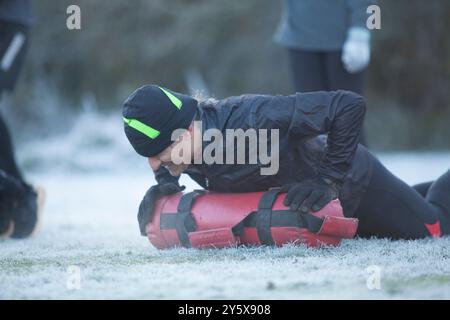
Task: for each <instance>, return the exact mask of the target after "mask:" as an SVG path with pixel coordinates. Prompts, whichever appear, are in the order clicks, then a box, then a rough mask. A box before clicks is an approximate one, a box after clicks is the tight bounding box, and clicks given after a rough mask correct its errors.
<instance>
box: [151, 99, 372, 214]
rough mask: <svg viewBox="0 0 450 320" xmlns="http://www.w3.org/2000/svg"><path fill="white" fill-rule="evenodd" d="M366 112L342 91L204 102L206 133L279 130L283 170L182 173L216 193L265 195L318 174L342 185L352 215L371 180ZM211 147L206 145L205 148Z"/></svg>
mask: <svg viewBox="0 0 450 320" xmlns="http://www.w3.org/2000/svg"><path fill="white" fill-rule="evenodd" d="M364 114H365V102H364V100H363V98H362V97H361V96H359V95H357V94H355V93H353V92H349V91H343V90H339V91H332V92H324V91H319V92H308V93H297V94H295V95H290V96H279V95H278V96H268V95H242V96H239V97H230V98H227V99H223V100H219V101H217V102H216V103H200V104H199V106H198V113H197V117H196V119H198V120H201V121H202V130H203V133H204V132H205V131H206V130H207V129H211V128H215V129H219V130H220V131H221V132H222V133H223V135H224V136H226V129H243V130H246V129H250V128H253V129H278V130H279V170H278V172H277V173H276V174H275V175H261V171H260V169H261V167H268V165H262V164H261V163H260V161H258V162H257V163H255V164H248V162H247V164H204V163H203V164H192V165H190V166H189V167H188V169H187V170H186V171H185V172H184V173H186V174H188V175H189V176H190V177H191V178H192V179H193V180H195V181H196V182H197V183H198V184H200V185H201V186H202V187H204V188H205V189H208V190H212V191H218V192H251V191H263V190H267V189H269V188H271V187H279V186H282V185H284V184H286V183H291V182H298V181H302V180H304V179H308V178H312V177H314V176H316V175H320V176H322V177H326V178H328V179H332V180H334V181H337V182H339V183H341V184H342V190H341V193H340V196H339V199H340V200H341V203H342V205H343V208H344V213H345V215H346V216H353V214H354V212H355V210H356V209H357V207H358V204H359V201H360V198H361V196H362V195H363V194H364V191H365V187H366V186H367V184H368V182H369V179H370V176H371V164H372V161H371V158H372V157H373V156H372V155H371V154H370V153H369V152H368V151H367V150H366V149H365V148H364V147H363V146H361V145H358V141H359V134H360V131H361V127H362V124H363V120H364ZM324 134H327V137H326V136H323V135H324ZM268 137H270V134H268ZM210 143H211V141H208V142H205V141H204V142H203V150H205V148H206V147H207V146H208V145H209V144H210ZM267 145H268V146H270V141H269V142H268V143H267ZM269 150H270V148H269ZM224 152H225V151H224ZM235 154H236V152H235ZM168 174H169V173H168V171H167V169H165V168H161V169H160V170H158V171H157V172H156V173H155V175H156V179H157V181H158V182H159V181H161V179H163V177H164V176H165V175H168Z"/></svg>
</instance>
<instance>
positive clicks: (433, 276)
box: [0, 114, 450, 299]
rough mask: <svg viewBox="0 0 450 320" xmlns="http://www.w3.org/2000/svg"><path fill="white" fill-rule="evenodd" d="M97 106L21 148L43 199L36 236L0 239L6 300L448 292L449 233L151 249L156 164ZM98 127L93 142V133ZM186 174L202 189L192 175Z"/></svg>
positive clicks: (421, 172)
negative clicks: (317, 244) (310, 244)
mask: <svg viewBox="0 0 450 320" xmlns="http://www.w3.org/2000/svg"><path fill="white" fill-rule="evenodd" d="M91 117H94V118H93V119H92V118H91ZM91 117H87V118H86V119H84V121H81V123H79V124H78V125H77V127H74V129H73V130H72V131H69V133H68V134H67V136H64V137H60V138H55V140H51V141H42V142H39V143H36V144H34V145H32V146H30V148H26V149H25V150H26V151H24V152H22V153H21V159H22V163H25V164H28V167H29V171H30V170H31V174H30V178H31V180H32V181H34V182H37V183H38V184H42V185H44V186H45V188H46V190H47V193H48V201H47V205H46V210H45V216H44V221H43V222H44V224H43V228H42V230H41V232H40V234H39V235H38V236H36V237H35V238H33V239H27V240H21V241H17V240H7V241H3V242H0V298H1V299H113V298H117V299H315V298H319V299H329V298H335V299H366V298H367V299H384V298H393V299H398V298H407V299H410V298H447V299H448V298H450V238H449V237H447V238H442V239H425V240H417V241H395V242H392V241H388V240H386V239H372V240H363V239H356V240H346V241H344V242H343V243H342V245H341V247H339V248H324V249H320V250H317V249H308V248H305V247H302V246H299V247H295V246H285V247H283V248H266V247H260V248H232V249H226V250H193V249H189V250H188V249H173V250H166V251H158V250H156V249H155V248H154V247H152V246H151V245H150V243H149V242H148V240H147V239H146V238H144V237H141V236H140V235H139V232H138V226H137V221H136V212H137V207H138V204H139V201H140V199H141V197H142V196H143V194H144V192H145V190H146V189H147V188H148V187H149V186H150V185H152V184H153V183H154V180H153V177H152V174H151V173H150V172H149V170H148V166H147V165H146V164H145V160H143V159H140V158H137V157H135V156H134V154H133V152H132V151H131V150H130V148H129V146H128V145H127V143H126V141H125V142H124V141H123V137H121V135H123V133H122V131H121V128H120V124H119V122H118V121H117V122H116V120H111V119H109V120H108V121H106V124H105V125H104V127H103V129H104V130H103V131H102V132H101V133H96V132H92V130H91V129H90V131H89V130H88V129H89V128H92V127H91V125H92V123H96V121H97V120H100V119H95V117H99V116H98V115H95V114H94V115H91ZM102 121H103V122H105V117H104V116H102ZM80 126H81V127H80ZM92 135H94V136H95V137H96V141H97V143H96V144H94V145H91V144H90V143H89V142H88V141H86V140H89V139H91V138H92ZM115 135H118V136H115ZM99 137H100V138H99ZM48 157H51V158H52V160H46V158H48ZM381 159H382V161H383V163H385V164H386V165H387V167H388V168H390V169H392V170H393V172H394V173H395V174H397V175H398V176H399V177H401V178H403V179H405V180H406V181H407V182H409V183H417V182H422V181H427V180H429V179H434V178H436V177H437V176H439V174H441V173H443V172H444V171H445V170H447V169H448V168H449V165H448V164H449V163H450V154H449V153H429V154H419V153H399V154H382V155H381ZM100 168H103V170H100ZM182 182H183V184H186V185H187V187H188V189H189V190H191V189H193V188H197V186H196V185H195V184H194V183H192V182H190V181H189V179H187V178H183V180H182ZM372 265H375V266H378V267H380V270H381V274H380V275H381V278H380V280H381V282H380V284H381V289H380V290H369V289H368V288H367V286H366V281H367V279H368V277H369V276H370V274H369V273H368V271H367V270H366V269H367V267H369V266H372ZM69 266H78V267H79V268H80V271H81V273H80V280H81V282H80V285H81V287H80V289H79V290H77V289H69V288H68V287H67V283H68V281H70V278H69V276H70V274H69V273H68V267H69Z"/></svg>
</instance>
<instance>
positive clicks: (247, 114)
mask: <svg viewBox="0 0 450 320" xmlns="http://www.w3.org/2000/svg"><path fill="white" fill-rule="evenodd" d="M365 108H366V106H365V101H364V99H363V98H362V97H361V96H360V95H358V94H356V93H353V92H349V91H342V90H339V91H332V92H325V91H317V92H304V93H296V94H293V95H289V96H282V95H275V96H271V95H254V94H244V95H241V96H237V97H229V98H226V99H222V100H215V99H196V98H194V97H191V96H187V95H183V94H180V93H177V92H174V91H171V90H169V89H165V88H162V87H159V86H156V85H146V86H143V87H141V88H139V89H137V90H136V91H134V92H133V93H132V94H131V95H130V96H129V97H128V98H127V99H126V101H125V102H124V104H123V113H122V114H123V120H124V130H125V134H126V136H127V138H128V140H129V141H130V143H131V145H132V146H133V148H134V149H135V151H136V152H137V153H138V154H140V155H142V156H144V157H146V158H148V161H149V164H150V167H151V168H152V170H153V171H154V173H155V178H156V181H157V184H156V185H154V186H152V187H151V188H150V189H149V190H148V191H147V192H146V194H145V196H144V198H143V200H142V202H141V205H140V209H139V213H138V220H139V225H140V229H141V233H142V234H143V235H145V226H146V224H147V223H148V222H149V221H150V219H151V216H149V212H152V211H153V210H152V209H153V208H154V205H155V202H156V200H158V199H159V197H162V196H164V195H169V194H174V193H177V192H179V191H182V190H183V187H181V186H180V185H179V183H178V178H179V176H180V174H181V173H185V174H188V175H189V176H190V177H191V178H192V179H193V180H195V181H196V182H197V183H198V184H199V185H200V186H202V187H203V188H205V189H207V190H211V191H217V192H252V191H264V190H267V189H269V188H273V187H281V188H282V190H283V191H285V192H287V195H286V198H285V205H287V206H289V207H290V208H291V210H299V211H300V212H304V213H306V212H308V211H309V210H312V211H319V210H320V209H322V208H323V207H324V206H325V205H326V204H327V203H328V202H330V201H331V200H333V199H336V198H339V200H340V202H341V205H342V208H343V211H344V215H345V216H346V217H351V218H358V219H359V226H358V231H357V235H358V236H360V237H373V236H375V237H388V238H392V239H416V238H423V237H427V236H434V237H439V236H442V235H447V234H449V233H450V170H449V171H447V172H446V173H444V174H443V175H442V176H441V177H439V178H438V179H437V180H436V181H433V182H428V183H424V184H420V185H416V186H413V187H410V186H409V185H407V184H406V183H405V182H403V181H402V180H400V179H399V178H397V177H395V176H394V175H393V174H392V173H391V172H389V170H387V169H386V168H385V167H384V166H383V165H382V164H381V162H380V161H379V160H378V159H377V158H376V157H375V156H374V155H373V154H372V153H371V152H369V151H368V150H367V149H366V148H365V147H364V146H362V145H359V144H358V141H359V136H360V132H361V127H362V124H363V121H364V114H365ZM180 129H181V130H180ZM211 130H212V131H211ZM249 130H257V131H258V132H260V133H264V132H265V133H266V134H265V135H264V134H261V135H259V137H260V138H261V136H262V137H263V138H264V139H265V140H266V141H262V142H263V143H261V141H258V142H257V143H258V147H257V148H256V147H255V145H254V144H251V143H248V144H245V146H244V148H245V151H246V153H247V154H245V156H244V157H243V158H241V159H238V158H239V156H238V155H237V154H238V153H239V151H242V150H239V145H238V146H236V144H233V143H230V141H219V142H217V141H216V140H220V138H222V137H224V136H227V134H228V136H231V135H229V131H233V132H235V133H236V132H238V133H240V134H237V135H235V136H234V137H233V138H232V140H233V139H234V140H236V139H237V140H239V139H241V141H242V140H245V139H242V135H246V134H247V136H248V132H249ZM267 131H274V133H275V134H272V133H273V132H271V134H268V133H267ZM206 132H209V134H208V136H207V137H205V133H206ZM324 135H326V136H324ZM213 136H214V138H216V139H214V138H212V137H213ZM244 138H245V137H244ZM264 139H263V140H264ZM274 140H276V141H274ZM241 145H242V144H241ZM264 145H266V146H267V145H269V149H270V150H269V152H268V153H264V152H262V153H261V152H259V151H260V150H259V149H260V148H261V147H263V146H264ZM211 149H214V152H211ZM255 150H256V151H255ZM254 153H257V156H258V159H257V161H249V159H250V158H252V156H253V155H254ZM264 154H265V155H266V156H267V154H270V158H271V159H272V160H274V159H275V160H277V161H278V163H277V164H276V165H274V164H273V163H270V164H268V163H267V161H266V162H264V161H262V160H261V159H260V158H259V157H261V156H262V155H264ZM205 156H207V157H206V158H213V159H215V160H218V161H216V162H211V161H205ZM266 158H267V157H266ZM180 159H181V161H180ZM221 159H222V161H221ZM223 159H228V160H231V161H223ZM243 159H244V160H245V161H242V160H243ZM209 160H211V159H209ZM233 160H234V161H233ZM239 160H240V161H239ZM268 165H269V167H268ZM267 168H271V169H276V170H266V171H272V172H269V174H263V169H267ZM266 173H267V172H266Z"/></svg>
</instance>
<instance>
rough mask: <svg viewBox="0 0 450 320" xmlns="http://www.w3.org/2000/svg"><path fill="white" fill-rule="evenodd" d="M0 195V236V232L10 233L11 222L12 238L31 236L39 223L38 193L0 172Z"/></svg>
mask: <svg viewBox="0 0 450 320" xmlns="http://www.w3.org/2000/svg"><path fill="white" fill-rule="evenodd" d="M0 194H1V203H0V217H1V218H0V220H2V221H1V222H0V227H1V228H2V229H0V234H1V230H4V231H5V230H9V231H10V229H8V228H11V222H12V225H13V227H14V228H13V229H14V230H13V231H12V234H11V235H10V236H11V237H12V238H26V237H28V236H30V235H32V234H33V233H34V232H35V231H36V228H37V225H38V222H39V203H38V193H37V192H36V191H35V190H34V189H33V188H32V187H31V186H30V185H28V184H26V183H25V182H22V181H20V180H18V179H16V178H14V177H12V176H9V175H8V174H6V173H5V172H4V171H1V170H0ZM5 233H6V231H5Z"/></svg>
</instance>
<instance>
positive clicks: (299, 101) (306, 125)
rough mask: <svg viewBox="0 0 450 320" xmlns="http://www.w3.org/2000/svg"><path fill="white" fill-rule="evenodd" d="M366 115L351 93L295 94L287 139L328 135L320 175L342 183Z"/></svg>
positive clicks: (364, 107)
mask: <svg viewBox="0 0 450 320" xmlns="http://www.w3.org/2000/svg"><path fill="white" fill-rule="evenodd" d="M365 111H366V104H365V102H364V99H363V98H362V96H360V95H358V94H356V93H353V92H350V91H343V90H339V91H331V92H325V91H318V92H308V93H297V94H296V99H295V108H294V112H293V114H292V118H291V119H292V121H291V123H290V125H289V128H290V129H289V135H290V136H292V137H299V138H302V137H308V136H317V135H320V134H328V140H327V147H326V151H325V156H324V158H323V159H322V162H321V164H320V167H319V174H320V175H321V176H322V177H324V178H328V179H332V180H333V181H336V182H338V183H341V182H342V180H343V178H344V176H345V175H346V174H347V172H348V170H349V169H350V166H351V162H352V160H353V157H354V155H355V152H356V148H357V146H358V142H359V136H360V134H361V129H362V125H363V121H364V115H365Z"/></svg>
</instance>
